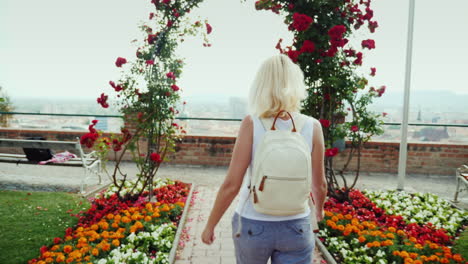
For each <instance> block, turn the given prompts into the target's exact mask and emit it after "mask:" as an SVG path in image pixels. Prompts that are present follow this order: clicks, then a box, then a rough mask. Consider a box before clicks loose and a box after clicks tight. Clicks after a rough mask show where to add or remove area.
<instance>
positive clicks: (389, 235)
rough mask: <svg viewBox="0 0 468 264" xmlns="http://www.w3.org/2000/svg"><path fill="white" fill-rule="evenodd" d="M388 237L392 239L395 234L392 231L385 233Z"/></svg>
mask: <svg viewBox="0 0 468 264" xmlns="http://www.w3.org/2000/svg"><path fill="white" fill-rule="evenodd" d="M386 235H387V237H388V238H390V239H394V238H395V235H394V234H393V233H387V234H386Z"/></svg>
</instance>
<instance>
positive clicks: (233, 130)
mask: <svg viewBox="0 0 468 264" xmlns="http://www.w3.org/2000/svg"><path fill="white" fill-rule="evenodd" d="M0 115H23V116H29V117H33V116H58V117H69V118H68V119H66V121H68V122H69V123H71V124H78V123H79V125H78V126H81V127H78V126H68V127H67V128H59V129H58V130H62V129H65V130H73V129H77V128H79V129H78V130H86V127H87V124H89V119H90V118H97V119H99V118H114V119H116V120H114V121H113V122H106V126H105V127H104V129H103V128H100V129H102V130H107V131H112V132H117V131H118V130H119V128H120V126H121V125H122V118H123V116H122V115H99V114H97V115H95V114H58V113H29V112H0ZM70 117H73V118H84V119H80V120H79V121H73V120H72V119H71V118H70ZM176 119H177V120H179V121H180V123H181V124H182V125H184V127H185V128H187V131H189V134H195V135H222V136H235V135H236V134H237V131H238V128H239V125H238V122H240V121H242V119H240V118H211V117H182V116H179V117H176ZM21 121H24V120H21ZM42 121H43V122H45V121H44V120H42ZM48 121H49V122H54V121H55V122H56V123H58V124H59V125H62V124H63V122H62V121H60V120H48ZM219 122H222V123H223V124H222V125H220V124H219ZM224 122H236V123H235V124H226V123H224ZM107 123H112V124H111V125H110V124H109V126H107ZM29 124H34V119H32V120H30V122H29ZM16 125H17V126H16V127H15V123H12V124H11V128H13V129H14V128H18V129H49V130H50V129H54V130H55V129H57V128H54V127H53V126H51V127H35V128H34V127H28V126H27V125H26V126H25V125H23V126H20V124H19V121H18V120H16ZM384 125H385V126H394V127H395V126H401V123H398V122H385V123H384ZM408 125H409V126H411V127H415V128H414V131H413V132H415V133H414V134H416V135H417V133H420V132H419V131H421V130H422V128H420V129H419V131H418V127H434V129H437V128H444V130H445V132H444V131H442V130H440V131H438V133H439V134H443V136H442V138H437V136H436V139H435V140H433V139H432V140H431V138H428V139H425V138H422V139H421V137H422V136H419V138H416V137H415V138H413V139H411V140H412V141H416V142H420V141H425V142H427V141H436V142H441V141H443V142H450V141H451V140H452V141H453V142H454V143H464V144H465V143H468V130H466V128H468V124H434V123H409V124H408ZM110 127H113V129H112V128H110ZM462 130H463V131H462ZM460 131H462V133H460ZM447 136H449V138H447ZM398 137H399V128H398V129H396V128H394V129H392V128H391V127H389V128H388V129H386V133H385V134H384V135H382V136H376V137H374V138H373V140H378V141H380V140H383V141H399V139H398ZM441 139H442V140H441Z"/></svg>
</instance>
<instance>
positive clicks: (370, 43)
mask: <svg viewBox="0 0 468 264" xmlns="http://www.w3.org/2000/svg"><path fill="white" fill-rule="evenodd" d="M361 45H362V48H368V49H370V50H371V49H375V41H374V40H373V39H367V40H363V41H362V42H361Z"/></svg>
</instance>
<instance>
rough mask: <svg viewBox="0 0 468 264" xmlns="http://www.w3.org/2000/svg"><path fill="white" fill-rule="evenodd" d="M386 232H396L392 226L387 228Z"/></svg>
mask: <svg viewBox="0 0 468 264" xmlns="http://www.w3.org/2000/svg"><path fill="white" fill-rule="evenodd" d="M388 231H390V232H392V233H395V232H396V228H394V227H393V226H391V227H389V228H388Z"/></svg>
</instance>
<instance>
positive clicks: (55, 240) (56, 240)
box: [54, 237, 62, 244]
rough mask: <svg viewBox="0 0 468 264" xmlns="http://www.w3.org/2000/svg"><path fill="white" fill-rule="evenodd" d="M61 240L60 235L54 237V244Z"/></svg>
mask: <svg viewBox="0 0 468 264" xmlns="http://www.w3.org/2000/svg"><path fill="white" fill-rule="evenodd" d="M61 241H62V239H61V238H60V237H56V238H54V244H59V243H60V242H61Z"/></svg>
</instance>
